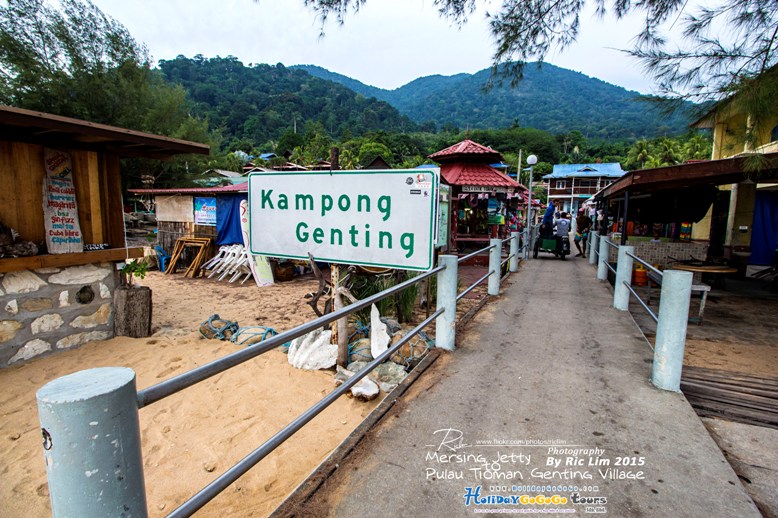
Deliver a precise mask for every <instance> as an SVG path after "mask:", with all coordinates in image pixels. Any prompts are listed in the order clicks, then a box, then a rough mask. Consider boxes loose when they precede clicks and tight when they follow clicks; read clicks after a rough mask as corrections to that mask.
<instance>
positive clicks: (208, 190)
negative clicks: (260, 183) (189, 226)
mask: <svg viewBox="0 0 778 518" xmlns="http://www.w3.org/2000/svg"><path fill="white" fill-rule="evenodd" d="M127 190H128V191H130V192H131V193H133V194H168V195H173V194H228V193H234V192H248V191H249V183H248V182H243V183H239V184H235V185H227V186H225V187H186V188H181V189H127Z"/></svg>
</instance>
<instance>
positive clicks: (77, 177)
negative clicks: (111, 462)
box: [0, 106, 209, 367]
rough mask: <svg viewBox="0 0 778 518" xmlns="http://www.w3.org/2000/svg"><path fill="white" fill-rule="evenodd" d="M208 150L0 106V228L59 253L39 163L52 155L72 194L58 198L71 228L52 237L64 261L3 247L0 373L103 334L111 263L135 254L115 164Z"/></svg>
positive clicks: (109, 322) (109, 332) (109, 327)
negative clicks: (62, 242)
mask: <svg viewBox="0 0 778 518" xmlns="http://www.w3.org/2000/svg"><path fill="white" fill-rule="evenodd" d="M208 152H209V148H208V146H207V145H204V144H198V143H194V142H187V141H182V140H177V139H172V138H168V137H162V136H158V135H151V134H148V133H141V132H138V131H132V130H127V129H123V128H117V127H113V126H107V125H103V124H96V123H91V122H87V121H83V120H77V119H72V118H68V117H60V116H57V115H51V114H46V113H40V112H34V111H29V110H22V109H18V108H12V107H8V106H0V178H2V180H3V185H4V188H3V189H2V190H0V222H2V224H3V225H5V227H8V228H12V229H14V231H15V232H17V233H18V237H16V239H17V240H19V241H22V242H32V243H35V244H36V245H39V246H41V247H42V246H43V244H44V243H47V241H48V243H47V244H48V251H49V252H62V250H61V249H57V246H58V245H57V246H52V245H56V243H54V242H53V240H52V235H53V233H55V232H57V231H59V230H57V231H55V230H52V229H51V224H52V221H55V222H56V221H57V220H56V218H59V216H58V215H57V214H56V213H54V214H53V215H52V213H51V210H52V209H51V203H50V200H51V199H52V197H51V194H50V193H51V192H52V189H54V188H52V187H51V184H50V183H47V182H50V181H51V176H50V172H51V167H50V166H51V165H52V164H51V163H49V161H45V160H44V157H45V156H49V155H50V154H51V153H57V154H58V156H59V157H61V159H62V160H67V161H68V162H67V167H66V168H64V169H63V171H62V173H61V174H63V175H64V174H65V173H66V174H67V177H68V178H67V180H68V182H69V185H70V186H72V188H71V189H70V190H68V192H67V193H66V194H63V196H65V195H67V196H69V197H70V200H69V201H68V202H67V204H66V205H67V206H68V207H67V208H68V209H69V210H70V215H69V216H68V218H67V219H68V221H69V223H68V224H67V226H68V227H71V226H72V227H74V229H72V230H65V229H62V230H61V231H62V232H63V235H66V234H67V235H71V234H72V235H73V236H75V237H73V238H72V239H69V238H68V239H69V241H70V243H69V244H70V245H71V247H70V248H71V250H70V251H67V252H65V253H38V254H36V255H29V256H26V257H10V256H8V255H9V252H8V249H7V248H4V252H5V253H4V256H3V257H0V288H2V289H0V367H4V366H7V365H9V364H12V363H16V362H18V361H24V360H28V359H30V358H32V357H35V356H38V355H40V354H45V353H48V352H51V351H54V350H57V349H66V348H69V347H75V346H78V345H81V344H83V343H85V342H87V341H89V340H96V339H106V338H110V337H112V336H113V290H114V288H115V287H116V285H117V274H116V267H115V264H114V263H116V262H120V261H124V260H126V259H128V258H133V257H140V256H142V255H143V250H142V249H128V248H127V247H126V243H125V236H124V216H123V204H122V191H121V176H120V172H121V164H120V159H121V158H123V157H140V158H153V159H167V158H170V157H173V156H175V155H179V154H188V153H197V154H208ZM47 170H48V171H49V172H48V173H47ZM44 186H48V189H47V190H46V193H44ZM54 191H56V189H54ZM47 210H48V211H49V212H48V217H47V216H46V214H47ZM76 224H77V227H76ZM47 238H48V239H47Z"/></svg>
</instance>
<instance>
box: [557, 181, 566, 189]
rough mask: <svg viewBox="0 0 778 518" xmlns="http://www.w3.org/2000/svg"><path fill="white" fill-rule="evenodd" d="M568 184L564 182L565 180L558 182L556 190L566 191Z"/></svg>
mask: <svg viewBox="0 0 778 518" xmlns="http://www.w3.org/2000/svg"><path fill="white" fill-rule="evenodd" d="M566 184H567V182H566V181H564V180H557V181H556V186H555V188H556V189H564V188H565V185H566Z"/></svg>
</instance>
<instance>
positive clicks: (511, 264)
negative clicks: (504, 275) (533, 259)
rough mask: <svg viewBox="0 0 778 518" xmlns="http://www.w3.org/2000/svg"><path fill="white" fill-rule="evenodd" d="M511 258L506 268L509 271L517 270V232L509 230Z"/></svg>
mask: <svg viewBox="0 0 778 518" xmlns="http://www.w3.org/2000/svg"><path fill="white" fill-rule="evenodd" d="M510 255H511V260H510V262H509V263H508V269H509V270H510V271H511V273H516V272H518V271H519V233H518V232H511V251H510Z"/></svg>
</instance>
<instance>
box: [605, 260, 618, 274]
mask: <svg viewBox="0 0 778 518" xmlns="http://www.w3.org/2000/svg"><path fill="white" fill-rule="evenodd" d="M605 266H607V267H608V269H609V270H610V271H612V272H613V273H614V274H615V273H616V268H614V267H613V266H611V265H610V263H609V262H608V261H605Z"/></svg>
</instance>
